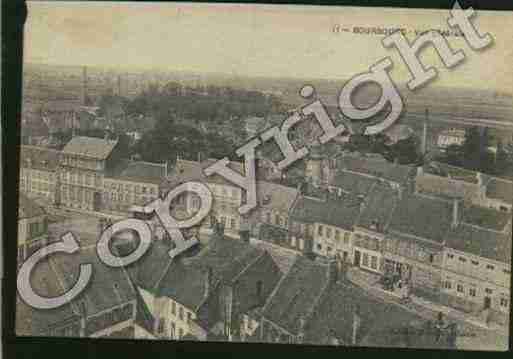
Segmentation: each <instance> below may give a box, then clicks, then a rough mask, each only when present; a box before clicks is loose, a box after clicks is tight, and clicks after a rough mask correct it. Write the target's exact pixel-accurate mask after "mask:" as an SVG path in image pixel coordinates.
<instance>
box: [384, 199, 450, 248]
mask: <svg viewBox="0 0 513 359" xmlns="http://www.w3.org/2000/svg"><path fill="white" fill-rule="evenodd" d="M452 210H453V203H452V202H449V201H445V200H441V199H437V198H433V197H428V196H424V195H419V194H414V195H411V196H405V197H404V198H403V199H402V200H401V201H400V202H399V204H398V205H397V207H396V209H395V211H394V214H393V215H392V220H391V222H390V225H389V229H390V230H392V231H396V232H400V233H403V234H407V235H413V236H416V237H420V238H423V239H427V240H430V241H433V242H439V243H441V242H443V240H444V238H445V235H446V233H447V231H448V230H449V227H450V226H451V223H452V215H453V212H452Z"/></svg>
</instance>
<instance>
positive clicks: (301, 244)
mask: <svg viewBox="0 0 513 359" xmlns="http://www.w3.org/2000/svg"><path fill="white" fill-rule="evenodd" d="M304 248H305V241H304V239H303V238H300V239H299V249H300V250H303V249H304Z"/></svg>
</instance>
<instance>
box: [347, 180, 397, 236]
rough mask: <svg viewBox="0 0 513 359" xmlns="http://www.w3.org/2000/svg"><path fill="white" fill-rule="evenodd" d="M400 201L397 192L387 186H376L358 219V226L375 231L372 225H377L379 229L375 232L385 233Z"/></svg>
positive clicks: (367, 198) (366, 200)
mask: <svg viewBox="0 0 513 359" xmlns="http://www.w3.org/2000/svg"><path fill="white" fill-rule="evenodd" d="M398 201H399V197H398V193H397V191H396V190H394V189H392V188H390V187H389V186H387V185H385V184H376V185H375V186H374V187H373V188H372V190H371V191H370V193H369V194H368V196H367V197H366V199H365V207H364V209H363V211H362V214H361V216H360V218H359V219H358V223H357V226H358V227H363V228H366V229H373V228H372V225H373V224H375V223H377V227H378V228H374V229H373V230H378V231H384V230H385V229H386V227H387V226H388V223H389V222H390V219H391V218H392V214H393V213H394V209H395V207H396V205H397V202H398Z"/></svg>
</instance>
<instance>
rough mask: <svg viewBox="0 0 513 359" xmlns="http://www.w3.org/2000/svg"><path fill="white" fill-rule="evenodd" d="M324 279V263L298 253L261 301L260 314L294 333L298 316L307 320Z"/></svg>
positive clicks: (326, 279) (325, 270)
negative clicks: (269, 294) (272, 288)
mask: <svg viewBox="0 0 513 359" xmlns="http://www.w3.org/2000/svg"><path fill="white" fill-rule="evenodd" d="M328 280H329V278H328V266H327V265H324V264H321V263H317V262H313V261H310V260H308V259H306V258H304V257H298V258H297V259H296V262H295V263H294V264H293V266H292V267H291V268H290V270H289V271H288V272H287V273H286V274H285V275H284V276H283V277H282V279H281V280H280V281H279V282H278V284H277V287H276V289H275V290H274V292H273V293H272V294H271V296H270V297H269V299H268V301H267V303H266V304H265V306H264V309H263V311H262V312H263V316H264V318H265V319H267V320H269V321H271V322H273V323H275V324H277V325H279V326H280V327H282V328H283V329H285V330H287V331H289V332H290V333H292V334H297V332H298V329H299V319H300V318H301V317H302V316H304V318H305V320H307V317H308V315H309V314H311V313H312V311H313V310H314V307H315V305H316V303H317V301H318V300H319V298H320V297H321V295H322V292H323V290H324V289H325V287H326V286H327V283H328Z"/></svg>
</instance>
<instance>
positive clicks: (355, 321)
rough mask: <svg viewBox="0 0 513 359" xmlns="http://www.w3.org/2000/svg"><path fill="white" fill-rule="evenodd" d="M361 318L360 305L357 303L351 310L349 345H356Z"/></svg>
mask: <svg viewBox="0 0 513 359" xmlns="http://www.w3.org/2000/svg"><path fill="white" fill-rule="evenodd" d="M361 321H362V320H361V318H360V305H359V304H358V303H357V304H355V306H354V310H353V333H352V338H351V344H353V345H355V344H356V338H357V335H358V331H359V330H360V325H361Z"/></svg>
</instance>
